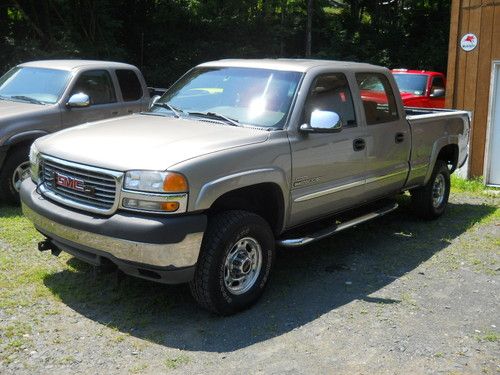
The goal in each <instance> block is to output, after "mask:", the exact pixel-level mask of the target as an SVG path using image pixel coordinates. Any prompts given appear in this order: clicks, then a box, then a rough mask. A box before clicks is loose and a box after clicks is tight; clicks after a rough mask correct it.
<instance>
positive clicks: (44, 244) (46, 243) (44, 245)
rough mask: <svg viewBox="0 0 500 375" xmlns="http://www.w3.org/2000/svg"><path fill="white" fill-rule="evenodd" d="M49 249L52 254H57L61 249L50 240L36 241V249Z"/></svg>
mask: <svg viewBox="0 0 500 375" xmlns="http://www.w3.org/2000/svg"><path fill="white" fill-rule="evenodd" d="M47 250H50V252H51V253H52V255H54V256H58V255H59V254H61V250H60V249H59V248H58V247H57V246H56V245H54V244H53V243H52V241H51V240H49V239H45V240H43V241H40V242H38V251H47Z"/></svg>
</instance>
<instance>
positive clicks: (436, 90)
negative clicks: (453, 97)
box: [430, 87, 444, 98]
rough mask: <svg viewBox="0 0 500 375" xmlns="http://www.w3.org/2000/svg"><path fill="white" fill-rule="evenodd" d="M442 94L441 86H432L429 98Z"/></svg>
mask: <svg viewBox="0 0 500 375" xmlns="http://www.w3.org/2000/svg"><path fill="white" fill-rule="evenodd" d="M443 96H444V89H443V88H442V87H434V88H433V89H432V90H431V94H430V97H431V98H441V97H443Z"/></svg>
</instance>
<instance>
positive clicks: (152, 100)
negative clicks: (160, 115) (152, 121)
mask: <svg viewBox="0 0 500 375" xmlns="http://www.w3.org/2000/svg"><path fill="white" fill-rule="evenodd" d="M160 98H161V96H160V95H155V96H153V97H152V98H151V100H150V101H149V107H148V108H149V109H151V108H153V106H154V105H155V103H156V102H157V101H158V100H159V99H160Z"/></svg>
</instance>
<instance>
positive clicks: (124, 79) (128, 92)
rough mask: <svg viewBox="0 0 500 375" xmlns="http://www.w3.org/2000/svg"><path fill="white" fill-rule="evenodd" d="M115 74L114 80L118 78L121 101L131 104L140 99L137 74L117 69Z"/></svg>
mask: <svg viewBox="0 0 500 375" xmlns="http://www.w3.org/2000/svg"><path fill="white" fill-rule="evenodd" d="M115 73H116V78H118V84H119V86H120V90H121V92H122V97H123V101H125V102H132V101H136V100H139V99H141V98H142V96H143V92H142V85H141V82H140V81H139V78H138V77H137V74H136V73H135V72H134V71H133V70H130V69H117V70H116V71H115Z"/></svg>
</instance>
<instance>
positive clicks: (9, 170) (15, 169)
mask: <svg viewBox="0 0 500 375" xmlns="http://www.w3.org/2000/svg"><path fill="white" fill-rule="evenodd" d="M29 177H30V162H29V148H27V147H21V148H17V149H14V150H13V152H11V153H10V155H9V156H8V157H7V160H6V161H5V164H4V165H3V168H2V170H1V171H0V192H1V197H2V199H3V200H5V201H7V202H9V203H13V204H19V190H20V188H21V183H22V182H23V181H24V180H25V179H26V178H29Z"/></svg>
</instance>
